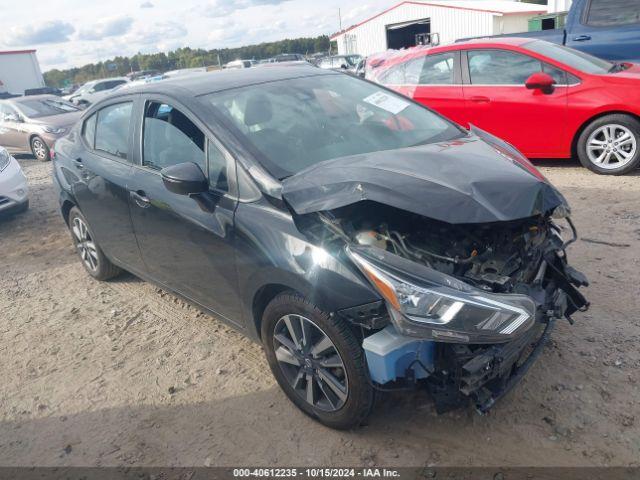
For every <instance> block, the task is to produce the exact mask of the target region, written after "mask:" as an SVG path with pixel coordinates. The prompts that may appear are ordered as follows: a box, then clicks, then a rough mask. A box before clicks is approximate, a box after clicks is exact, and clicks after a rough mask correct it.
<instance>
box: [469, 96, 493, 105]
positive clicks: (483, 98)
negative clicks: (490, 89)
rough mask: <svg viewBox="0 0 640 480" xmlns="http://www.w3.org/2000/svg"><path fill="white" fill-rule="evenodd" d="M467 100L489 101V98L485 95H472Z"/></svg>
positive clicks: (476, 101)
mask: <svg viewBox="0 0 640 480" xmlns="http://www.w3.org/2000/svg"><path fill="white" fill-rule="evenodd" d="M469 100H471V101H472V102H475V103H490V102H491V99H490V98H489V97H485V96H484V95H474V96H473V97H471V98H470V99H469Z"/></svg>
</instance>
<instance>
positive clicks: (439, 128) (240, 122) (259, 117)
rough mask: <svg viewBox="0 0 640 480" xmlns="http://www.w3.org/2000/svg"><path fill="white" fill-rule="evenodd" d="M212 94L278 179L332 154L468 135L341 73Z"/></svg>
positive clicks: (404, 101)
mask: <svg viewBox="0 0 640 480" xmlns="http://www.w3.org/2000/svg"><path fill="white" fill-rule="evenodd" d="M207 98H208V100H209V101H210V102H211V103H212V104H213V106H214V107H215V108H216V109H217V110H218V111H219V112H220V113H221V114H222V115H223V116H224V117H225V118H226V119H227V120H228V121H229V123H230V124H231V125H232V127H233V130H235V131H236V134H237V135H238V136H239V137H241V139H243V140H244V141H245V143H246V144H248V146H249V148H251V149H252V150H253V152H254V154H256V156H257V158H258V159H259V161H260V162H261V163H262V164H263V165H264V167H265V168H266V169H267V170H268V171H269V172H270V173H271V174H272V175H273V176H274V177H276V178H278V179H283V178H286V177H288V176H290V175H293V174H295V173H297V172H299V171H301V170H303V169H305V168H307V167H310V166H311V165H314V164H316V163H319V162H322V161H325V160H329V159H333V158H339V157H345V156H349V155H357V154H363V153H369V152H376V151H382V150H394V149H399V148H406V147H411V146H417V145H423V144H427V143H434V142H439V141H448V140H451V139H453V138H458V137H461V136H463V135H464V133H463V131H462V130H461V129H460V128H458V127H456V126H455V125H454V124H452V123H450V122H448V121H447V120H445V119H443V118H442V117H440V116H439V115H436V114H435V113H433V112H431V111H429V110H427V109H426V108H424V107H421V106H419V105H417V104H415V103H413V102H412V101H410V100H408V99H406V98H405V97H402V96H400V95H397V94H395V93H392V92H390V91H388V90H385V89H383V88H380V87H379V86H376V85H373V84H370V83H368V82H365V81H362V80H359V79H356V78H353V77H350V76H347V75H341V74H335V75H318V76H311V77H303V78H295V79H289V80H281V81H275V82H271V83H266V84H260V85H258V86H249V87H243V88H238V89H233V90H227V91H225V92H219V93H214V94H211V95H209V96H208V97H207Z"/></svg>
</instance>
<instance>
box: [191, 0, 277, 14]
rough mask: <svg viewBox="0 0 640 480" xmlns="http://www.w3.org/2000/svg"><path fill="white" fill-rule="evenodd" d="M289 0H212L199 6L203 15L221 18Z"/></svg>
mask: <svg viewBox="0 0 640 480" xmlns="http://www.w3.org/2000/svg"><path fill="white" fill-rule="evenodd" d="M287 1H289V0H211V1H210V2H209V3H207V4H204V5H200V6H198V7H197V11H199V12H200V13H201V14H202V15H204V16H205V17H209V18H221V17H226V16H228V15H231V14H232V13H235V12H237V11H239V10H246V9H247V8H251V7H260V6H265V5H280V4H281V3H284V2H287Z"/></svg>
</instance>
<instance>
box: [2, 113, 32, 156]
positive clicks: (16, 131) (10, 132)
mask: <svg viewBox="0 0 640 480" xmlns="http://www.w3.org/2000/svg"><path fill="white" fill-rule="evenodd" d="M28 136H29V135H28V133H27V131H26V128H25V126H24V119H23V118H22V116H21V115H20V114H19V113H18V111H17V110H16V109H15V108H13V107H12V106H11V105H9V104H8V103H1V104H0V146H3V147H6V148H8V149H10V150H25V149H26V148H27V146H28V143H29V140H28Z"/></svg>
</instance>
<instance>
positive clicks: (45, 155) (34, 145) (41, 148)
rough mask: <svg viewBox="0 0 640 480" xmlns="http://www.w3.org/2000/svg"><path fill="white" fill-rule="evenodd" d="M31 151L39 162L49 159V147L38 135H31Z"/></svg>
mask: <svg viewBox="0 0 640 480" xmlns="http://www.w3.org/2000/svg"><path fill="white" fill-rule="evenodd" d="M31 153H33V156H34V157H36V159H37V160H40V161H41V162H46V161H48V160H49V147H48V146H47V144H46V143H45V142H44V140H42V139H41V138H40V137H33V138H32V139H31Z"/></svg>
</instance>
